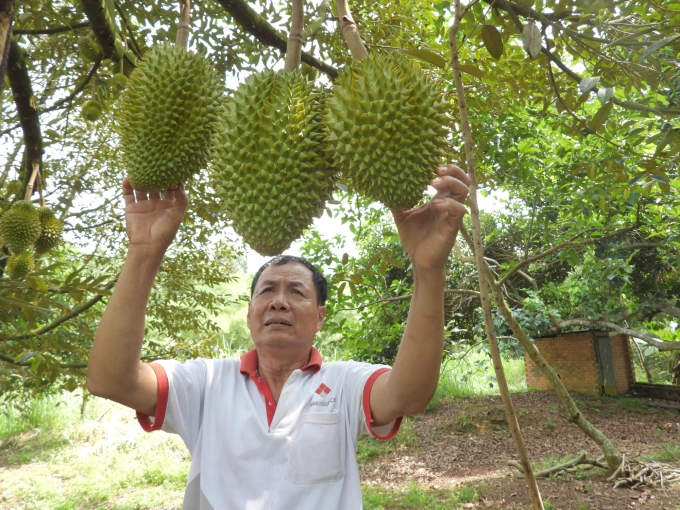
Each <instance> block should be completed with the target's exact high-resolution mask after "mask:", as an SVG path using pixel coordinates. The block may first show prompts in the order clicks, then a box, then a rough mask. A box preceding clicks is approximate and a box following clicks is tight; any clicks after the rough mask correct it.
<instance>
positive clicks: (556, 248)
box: [498, 223, 640, 285]
mask: <svg viewBox="0 0 680 510" xmlns="http://www.w3.org/2000/svg"><path fill="white" fill-rule="evenodd" d="M639 226H640V224H639V223H636V224H635V225H633V226H632V227H627V228H622V229H620V230H617V231H616V232H612V233H611V234H607V235H604V236H602V237H597V238H594V239H589V240H587V241H575V239H578V238H579V237H581V236H583V235H584V234H586V233H587V232H588V231H585V232H581V233H579V234H576V235H575V236H574V237H572V238H571V239H570V240H569V241H564V242H562V243H559V244H556V245H555V246H553V247H552V248H550V249H548V250H545V251H543V252H541V253H538V254H536V255H532V256H531V257H527V258H525V259H523V260H521V261H519V262H518V263H517V265H516V266H515V267H513V268H512V269H511V270H510V271H508V272H507V273H505V275H504V276H503V278H501V279H500V280H499V281H498V284H499V285H504V284H505V282H507V281H508V279H509V278H511V277H512V276H513V275H514V274H515V273H517V272H518V271H519V270H520V269H522V268H523V267H524V266H526V265H527V264H531V263H532V262H535V261H537V260H540V259H542V258H544V257H547V256H548V255H550V254H552V253H555V252H557V251H559V250H561V249H562V248H566V247H567V246H585V245H587V244H593V243H597V242H600V241H604V240H605V239H610V238H612V237H616V236H620V235H622V234H626V233H627V232H630V231H632V230H635V229H637V228H638V227H639ZM591 231H592V229H591Z"/></svg>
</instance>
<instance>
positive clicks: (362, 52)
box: [335, 0, 368, 60]
mask: <svg viewBox="0 0 680 510" xmlns="http://www.w3.org/2000/svg"><path fill="white" fill-rule="evenodd" d="M335 8H336V9H337V11H338V21H339V22H340V29H341V30H342V36H343V37H344V38H345V42H346V43H347V46H348V47H349V51H351V52H352V56H353V57H354V58H356V59H357V60H358V59H360V58H364V57H365V56H367V55H368V51H366V46H364V42H363V41H362V40H361V36H360V35H359V31H358V30H357V26H356V24H355V23H354V20H353V19H352V13H351V12H349V6H348V5H347V0H335Z"/></svg>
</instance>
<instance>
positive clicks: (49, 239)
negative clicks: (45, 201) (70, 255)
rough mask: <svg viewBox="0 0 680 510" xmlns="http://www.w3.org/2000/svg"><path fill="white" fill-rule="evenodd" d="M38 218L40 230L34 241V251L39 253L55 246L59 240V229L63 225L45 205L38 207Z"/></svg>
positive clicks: (61, 228)
mask: <svg viewBox="0 0 680 510" xmlns="http://www.w3.org/2000/svg"><path fill="white" fill-rule="evenodd" d="M38 218H39V219H40V225H41V226H42V230H41V232H40V237H38V239H36V241H35V243H34V248H35V253H36V254H37V255H41V254H43V253H47V252H48V251H50V250H52V249H54V248H56V247H57V246H58V245H59V243H60V242H61V231H62V230H63V226H62V224H61V222H60V221H59V220H58V219H57V218H55V216H54V212H53V211H52V210H51V209H48V208H47V207H41V208H40V209H38Z"/></svg>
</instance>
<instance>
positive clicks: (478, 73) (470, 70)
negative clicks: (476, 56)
mask: <svg viewBox="0 0 680 510" xmlns="http://www.w3.org/2000/svg"><path fill="white" fill-rule="evenodd" d="M458 70H459V71H460V72H461V73H467V74H471V75H472V76H474V77H475V78H479V79H480V80H481V79H482V78H484V71H482V70H481V69H480V68H479V67H477V66H473V65H470V64H463V65H459V66H458Z"/></svg>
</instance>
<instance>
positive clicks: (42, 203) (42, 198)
mask: <svg viewBox="0 0 680 510" xmlns="http://www.w3.org/2000/svg"><path fill="white" fill-rule="evenodd" d="M44 188H45V183H44V182H43V180H42V174H41V173H40V172H38V193H39V194H40V207H45V195H44V193H43V189H44Z"/></svg>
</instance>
